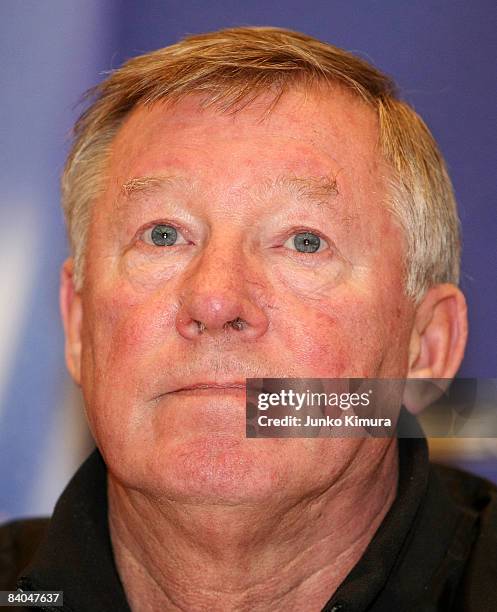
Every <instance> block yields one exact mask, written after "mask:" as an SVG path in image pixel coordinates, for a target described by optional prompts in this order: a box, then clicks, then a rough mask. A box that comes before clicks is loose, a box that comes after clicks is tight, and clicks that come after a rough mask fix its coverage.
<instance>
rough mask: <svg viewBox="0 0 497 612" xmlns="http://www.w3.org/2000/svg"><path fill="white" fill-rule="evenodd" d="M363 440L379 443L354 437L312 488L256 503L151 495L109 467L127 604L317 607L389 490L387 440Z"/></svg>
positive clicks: (392, 475)
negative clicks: (358, 447) (348, 453)
mask: <svg viewBox="0 0 497 612" xmlns="http://www.w3.org/2000/svg"><path fill="white" fill-rule="evenodd" d="M368 443H378V444H379V443H382V444H384V449H382V452H380V453H372V454H370V453H368V448H369V449H370V448H371V447H368V444H364V445H363V449H364V451H363V453H359V454H358V456H357V457H356V459H355V461H354V465H350V466H349V469H348V471H347V474H343V475H342V477H341V478H340V480H338V481H336V482H333V483H332V484H330V486H329V487H328V488H326V489H325V490H323V491H321V492H320V493H319V494H317V495H316V494H315V493H314V494H313V495H310V496H305V497H301V498H300V499H298V500H296V499H293V500H281V499H277V500H271V501H266V502H264V503H261V504H260V505H254V504H252V505H250V506H248V505H247V506H242V505H237V506H232V505H231V506H223V505H202V504H195V505H193V504H184V503H180V502H179V501H173V500H166V501H165V500H163V499H161V500H160V502H158V501H157V500H152V499H150V498H148V497H147V496H146V495H144V494H143V493H140V492H137V491H136V490H130V489H127V488H126V487H124V486H123V485H122V484H121V483H119V482H117V481H116V480H115V479H114V478H113V477H112V475H111V474H110V473H109V477H108V498H109V526H110V533H111V540H112V546H113V550H114V556H115V559H116V564H117V568H118V572H119V574H120V577H121V580H122V583H123V586H124V589H125V592H126V596H127V598H128V602H129V604H130V607H131V609H132V610H143V611H146V610H157V609H161V610H165V611H168V610H170V611H178V610H193V609H194V610H199V611H201V610H223V611H230V610H237V611H244V610H251V611H258V610H261V611H262V610H268V609H270V610H275V611H278V610H288V609H307V610H314V609H315V610H320V609H321V608H322V607H323V606H324V605H325V603H326V602H327V601H328V599H329V598H330V597H331V596H332V595H333V593H334V592H335V590H336V589H337V588H338V586H339V585H340V584H341V582H342V581H343V580H344V579H345V577H346V576H347V574H348V573H349V572H350V570H351V569H352V568H353V567H354V565H355V564H356V563H357V562H358V560H359V559H360V557H361V556H362V554H363V553H364V550H365V549H366V547H367V545H368V544H369V542H370V541H371V539H372V538H373V536H374V534H375V532H376V530H377V528H378V527H379V525H380V523H381V521H382V520H383V518H384V516H385V514H386V513H387V511H388V509H389V508H390V506H391V504H392V502H393V500H394V498H395V495H396V488H397V476H398V465H397V444H396V440H394V439H393V440H389V441H385V440H383V441H380V440H374V441H373V440H369V441H368ZM361 455H364V456H362V457H361ZM371 455H372V456H374V458H375V460H374V461H370V460H369V458H370V457H371ZM358 508H359V509H360V512H358V511H357V509H358Z"/></svg>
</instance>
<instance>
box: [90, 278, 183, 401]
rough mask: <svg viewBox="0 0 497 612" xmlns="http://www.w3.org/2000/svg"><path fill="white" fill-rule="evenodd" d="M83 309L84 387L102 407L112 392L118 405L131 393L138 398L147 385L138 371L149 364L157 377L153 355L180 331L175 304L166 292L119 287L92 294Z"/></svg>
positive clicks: (122, 285) (125, 285) (127, 286)
mask: <svg viewBox="0 0 497 612" xmlns="http://www.w3.org/2000/svg"><path fill="white" fill-rule="evenodd" d="M84 309H85V321H84V325H83V332H84V336H83V337H84V341H83V359H82V386H83V389H85V390H86V392H87V393H88V394H90V395H91V396H92V400H91V401H95V402H97V403H98V404H101V403H102V402H103V401H104V396H105V398H107V397H109V398H110V395H111V394H112V398H111V399H112V400H113V401H115V398H116V397H117V396H122V397H125V394H126V393H129V394H130V395H129V397H133V398H134V397H135V396H137V395H138V393H139V392H140V391H143V389H142V387H143V385H144V384H146V382H145V383H144V382H143V381H142V380H141V379H140V378H139V373H140V372H142V374H143V368H144V366H146V369H147V371H149V373H150V375H152V371H151V370H150V367H151V361H152V362H153V355H154V353H155V352H157V351H160V350H161V349H162V348H163V347H164V342H165V341H167V336H168V334H171V333H172V330H174V329H175V328H174V320H175V316H176V306H175V304H174V303H173V302H172V301H171V300H170V298H169V300H168V297H167V295H166V292H164V295H162V294H161V295H158V294H151V293H148V292H136V291H135V290H133V288H131V287H130V286H129V284H127V283H119V284H113V286H112V289H110V288H109V290H107V291H100V292H99V293H98V295H94V296H92V299H91V301H89V302H88V303H86V304H85V307H84ZM142 378H143V376H142ZM94 392H95V393H97V392H98V394H99V397H96V396H94V395H93V393H94ZM109 403H110V402H109Z"/></svg>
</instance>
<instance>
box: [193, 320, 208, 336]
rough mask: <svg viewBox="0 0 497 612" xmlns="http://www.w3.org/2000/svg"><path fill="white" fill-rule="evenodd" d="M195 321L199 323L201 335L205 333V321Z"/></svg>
mask: <svg viewBox="0 0 497 612" xmlns="http://www.w3.org/2000/svg"><path fill="white" fill-rule="evenodd" d="M193 322H194V323H196V325H197V328H198V333H199V335H200V334H203V333H204V331H205V323H202V321H196V320H195V319H194V320H193Z"/></svg>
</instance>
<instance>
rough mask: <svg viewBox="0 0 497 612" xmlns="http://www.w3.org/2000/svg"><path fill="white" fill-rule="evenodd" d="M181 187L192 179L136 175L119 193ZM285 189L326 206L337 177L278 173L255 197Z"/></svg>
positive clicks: (128, 195) (335, 191)
mask: <svg viewBox="0 0 497 612" xmlns="http://www.w3.org/2000/svg"><path fill="white" fill-rule="evenodd" d="M175 186H176V187H183V188H185V189H186V190H188V191H191V190H192V188H193V186H194V181H192V180H188V179H186V178H185V177H182V176H178V175H157V176H140V177H136V178H132V179H129V180H128V181H126V182H125V183H123V185H122V186H121V195H122V196H124V198H125V200H132V199H134V198H135V197H138V196H139V195H147V194H150V193H154V192H156V191H159V190H161V189H165V188H168V187H175ZM251 188H252V186H251V185H245V186H244V187H243V189H244V190H247V191H248V190H250V189H251ZM278 191H287V192H289V193H291V194H292V195H293V196H294V197H296V198H297V199H299V200H306V201H311V202H313V203H314V204H317V205H318V206H325V207H326V206H329V205H330V200H332V199H334V198H336V196H338V194H339V190H338V184H337V180H336V178H335V177H334V176H331V175H322V176H297V175H293V174H292V175H284V174H283V175H280V176H278V177H276V178H274V179H267V180H265V181H264V182H263V183H262V185H259V186H258V187H257V190H256V193H257V195H258V196H259V197H261V196H262V197H267V196H269V195H270V194H271V193H274V192H278Z"/></svg>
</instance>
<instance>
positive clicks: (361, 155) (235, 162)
mask: <svg viewBox="0 0 497 612" xmlns="http://www.w3.org/2000/svg"><path fill="white" fill-rule="evenodd" d="M273 101H274V97H273V96H269V95H261V96H259V97H258V98H257V99H256V100H255V101H253V102H252V103H250V104H249V105H247V106H246V107H244V108H243V109H241V110H238V111H237V112H222V111H220V110H219V109H217V108H215V107H214V106H209V107H205V106H204V105H203V104H202V103H203V99H202V98H200V97H199V96H197V95H191V96H187V97H186V98H184V99H182V100H181V101H179V102H176V103H174V104H172V103H170V102H167V103H164V102H161V103H156V104H154V105H152V106H149V107H143V106H142V107H138V108H136V109H135V110H134V111H132V113H131V114H130V115H129V116H128V118H127V119H126V121H125V122H124V124H123V126H122V127H121V129H120V130H119V132H118V134H117V135H116V138H115V139H114V142H113V144H112V148H111V156H110V160H109V162H110V168H109V170H110V176H111V177H112V179H113V183H114V187H118V188H122V186H123V185H126V184H129V181H133V180H135V179H140V178H141V177H148V176H154V175H164V174H173V175H178V176H179V177H182V176H183V177H184V178H185V179H186V182H187V183H188V181H190V180H191V181H195V180H197V179H198V180H200V181H202V182H203V183H204V185H203V186H204V187H205V186H206V184H209V185H211V186H216V185H217V186H219V187H221V186H224V187H227V186H229V187H230V188H231V189H237V188H242V189H246V188H248V187H250V186H253V187H254V188H256V187H257V186H258V185H261V184H262V183H264V181H266V182H267V181H274V179H275V177H276V176H295V177H297V178H299V177H302V178H310V179H311V180H312V179H318V180H327V179H330V180H331V181H334V180H337V181H338V183H341V184H342V186H343V187H347V188H353V187H354V186H355V188H356V189H355V191H357V189H358V188H359V189H360V188H365V185H364V183H366V182H372V183H373V182H374V183H375V184H376V185H375V189H376V188H378V186H379V183H381V182H383V181H382V176H383V175H384V174H385V173H386V170H385V168H384V167H383V163H382V159H381V156H380V155H379V146H378V127H377V120H376V114H375V112H374V111H373V109H371V108H370V107H369V106H367V105H366V104H365V103H364V102H362V101H361V100H360V99H358V98H357V96H353V95H352V94H350V93H348V92H347V91H345V90H344V89H343V88H341V87H333V88H332V87H327V88H326V89H325V88H322V89H321V90H319V91H317V90H316V91H309V90H292V91H289V92H286V93H284V94H283V95H282V96H281V97H280V99H279V100H278V102H277V104H276V105H272V104H271V103H272V102H273Z"/></svg>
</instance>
